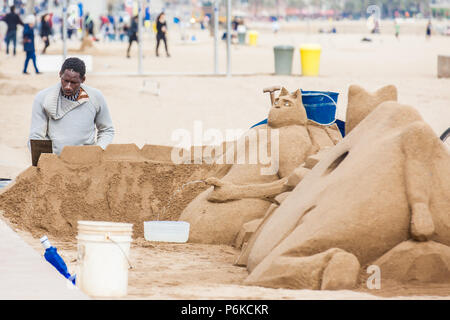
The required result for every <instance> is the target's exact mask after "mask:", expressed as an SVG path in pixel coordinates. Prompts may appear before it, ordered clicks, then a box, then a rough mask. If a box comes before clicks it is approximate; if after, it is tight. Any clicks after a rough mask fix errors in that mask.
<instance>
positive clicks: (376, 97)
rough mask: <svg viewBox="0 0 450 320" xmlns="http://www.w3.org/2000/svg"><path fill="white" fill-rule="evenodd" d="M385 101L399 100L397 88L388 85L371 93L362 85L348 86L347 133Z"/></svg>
mask: <svg viewBox="0 0 450 320" xmlns="http://www.w3.org/2000/svg"><path fill="white" fill-rule="evenodd" d="M384 101H397V88H396V87H395V86H393V85H388V86H385V87H382V88H380V89H378V90H377V91H375V92H373V93H371V92H368V91H366V90H364V89H363V88H361V87H360V86H357V85H351V86H350V87H349V88H348V105H347V115H346V122H345V134H349V133H350V131H352V130H353V128H355V127H356V126H357V125H358V124H359V123H360V122H361V121H362V120H363V119H364V118H365V117H367V115H368V114H369V113H371V112H372V111H373V110H374V109H375V108H376V107H377V106H378V105H379V104H380V103H382V102H384Z"/></svg>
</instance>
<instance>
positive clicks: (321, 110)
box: [302, 90, 339, 125]
mask: <svg viewBox="0 0 450 320" xmlns="http://www.w3.org/2000/svg"><path fill="white" fill-rule="evenodd" d="M338 95H339V93H337V92H330V91H303V90H302V101H303V105H304V106H305V109H306V115H307V117H308V119H310V120H312V121H314V122H317V123H320V124H322V125H331V124H333V123H334V121H336V104H337V99H338Z"/></svg>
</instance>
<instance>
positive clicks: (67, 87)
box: [59, 69, 86, 96]
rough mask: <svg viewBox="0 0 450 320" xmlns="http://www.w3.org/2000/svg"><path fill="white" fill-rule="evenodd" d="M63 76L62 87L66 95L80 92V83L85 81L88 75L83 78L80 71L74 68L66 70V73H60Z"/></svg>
mask: <svg viewBox="0 0 450 320" xmlns="http://www.w3.org/2000/svg"><path fill="white" fill-rule="evenodd" d="M59 76H60V77H61V89H62V91H63V93H64V94H65V95H66V96H72V95H74V94H75V93H77V92H78V89H79V88H80V85H81V84H82V83H83V82H84V80H85V79H86V77H83V78H81V77H80V74H79V73H78V72H75V71H73V70H68V69H66V70H64V73H60V74H59Z"/></svg>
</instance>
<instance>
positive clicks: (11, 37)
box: [2, 6, 23, 55]
mask: <svg viewBox="0 0 450 320" xmlns="http://www.w3.org/2000/svg"><path fill="white" fill-rule="evenodd" d="M2 21H4V22H6V24H7V25H8V29H7V31H6V36H5V42H6V54H9V43H10V42H11V41H12V43H13V55H16V44H17V25H18V24H20V25H22V26H23V22H22V20H21V19H20V17H19V15H18V14H17V13H16V8H15V6H11V7H10V11H9V13H8V14H7V15H5V16H4V17H3V19H2Z"/></svg>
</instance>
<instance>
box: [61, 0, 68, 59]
mask: <svg viewBox="0 0 450 320" xmlns="http://www.w3.org/2000/svg"><path fill="white" fill-rule="evenodd" d="M62 16H63V17H62V22H63V28H62V33H63V34H62V40H63V61H64V60H66V58H67V0H64V1H63V8H62Z"/></svg>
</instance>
